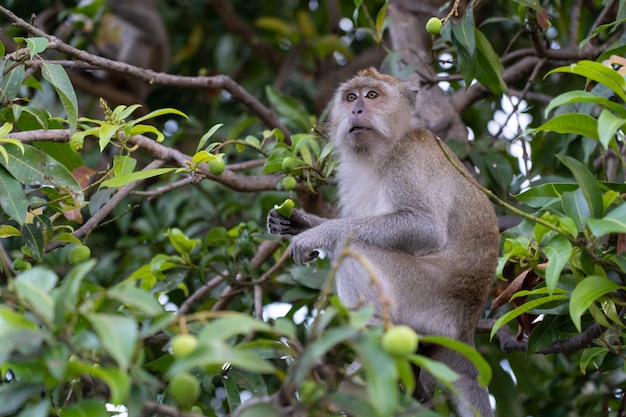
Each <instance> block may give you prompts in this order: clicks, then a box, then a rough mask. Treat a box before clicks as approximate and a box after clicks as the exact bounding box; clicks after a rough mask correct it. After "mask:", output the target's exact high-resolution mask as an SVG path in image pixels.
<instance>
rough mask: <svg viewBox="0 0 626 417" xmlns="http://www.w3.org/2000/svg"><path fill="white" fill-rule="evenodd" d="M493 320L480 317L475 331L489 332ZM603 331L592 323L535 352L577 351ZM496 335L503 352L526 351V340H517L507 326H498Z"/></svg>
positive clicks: (543, 353) (587, 345)
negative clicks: (576, 332) (581, 330)
mask: <svg viewBox="0 0 626 417" xmlns="http://www.w3.org/2000/svg"><path fill="white" fill-rule="evenodd" d="M495 322H496V320H495V319H481V320H480V321H479V323H478V325H477V326H476V331H477V332H478V333H490V332H491V329H492V327H493V324H494V323H495ZM603 331H604V328H603V327H602V326H600V325H599V324H598V323H594V324H593V325H591V326H589V327H588V328H586V329H585V330H584V331H583V332H582V333H579V334H577V335H575V336H572V337H570V338H567V339H563V340H557V341H556V342H553V343H551V344H550V345H548V346H547V347H545V348H543V349H541V350H540V351H537V352H536V353H538V354H542V355H549V354H553V353H564V352H574V351H578V350H581V349H584V348H587V347H589V346H591V344H592V343H593V341H594V340H595V339H597V338H598V337H600V336H601V335H602V332H603ZM496 337H497V338H498V340H499V341H500V349H501V350H502V351H503V352H505V353H509V352H514V351H521V352H526V351H527V350H528V340H522V341H518V340H517V337H516V335H514V334H513V332H511V329H509V328H508V327H507V326H504V327H502V328H500V329H499V330H498V332H497V333H496Z"/></svg>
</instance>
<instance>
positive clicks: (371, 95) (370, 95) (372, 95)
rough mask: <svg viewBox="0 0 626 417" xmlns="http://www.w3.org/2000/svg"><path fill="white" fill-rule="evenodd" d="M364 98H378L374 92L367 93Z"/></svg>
mask: <svg viewBox="0 0 626 417" xmlns="http://www.w3.org/2000/svg"><path fill="white" fill-rule="evenodd" d="M365 97H367V98H376V97H378V93H377V92H376V91H368V92H367V94H366V95H365Z"/></svg>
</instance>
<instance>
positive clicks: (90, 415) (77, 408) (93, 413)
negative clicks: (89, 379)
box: [59, 399, 111, 417]
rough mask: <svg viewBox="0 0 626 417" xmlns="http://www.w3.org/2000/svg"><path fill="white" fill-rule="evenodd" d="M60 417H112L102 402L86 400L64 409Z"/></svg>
mask: <svg viewBox="0 0 626 417" xmlns="http://www.w3.org/2000/svg"><path fill="white" fill-rule="evenodd" d="M59 417H111V414H110V413H109V412H108V411H107V409H106V406H105V404H104V403H103V402H102V401H99V400H93V399H86V400H81V401H79V402H77V403H74V404H70V405H69V406H67V407H66V408H63V409H62V410H61V414H59Z"/></svg>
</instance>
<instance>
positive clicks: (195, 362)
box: [166, 337, 276, 377]
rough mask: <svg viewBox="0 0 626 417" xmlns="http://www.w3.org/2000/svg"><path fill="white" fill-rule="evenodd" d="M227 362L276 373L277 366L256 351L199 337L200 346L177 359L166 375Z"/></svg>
mask: <svg viewBox="0 0 626 417" xmlns="http://www.w3.org/2000/svg"><path fill="white" fill-rule="evenodd" d="M226 364H229V365H232V366H233V367H236V368H239V369H241V370H244V371H247V372H253V373H261V374H275V373H276V368H275V367H274V366H273V365H272V364H271V363H270V362H268V361H267V360H265V359H263V358H262V357H261V356H260V355H259V354H257V353H256V352H253V351H250V350H246V349H241V348H240V347H238V346H237V347H235V348H233V347H232V346H230V345H227V344H226V343H224V342H223V341H221V340H206V339H204V340H201V339H200V337H198V348H197V349H196V350H195V351H193V352H192V353H191V354H190V355H189V356H186V357H184V358H182V359H177V360H176V361H175V362H174V363H173V365H172V366H171V367H170V368H169V369H168V371H167V374H166V376H167V377H171V376H173V375H176V374H177V373H179V372H184V371H189V370H191V369H193V368H196V367H207V366H210V367H216V366H219V367H222V366H224V365H226Z"/></svg>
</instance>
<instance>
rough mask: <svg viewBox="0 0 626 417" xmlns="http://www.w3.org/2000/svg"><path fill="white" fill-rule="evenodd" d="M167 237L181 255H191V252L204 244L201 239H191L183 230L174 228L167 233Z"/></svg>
mask: <svg viewBox="0 0 626 417" xmlns="http://www.w3.org/2000/svg"><path fill="white" fill-rule="evenodd" d="M165 236H167V237H168V238H169V239H170V243H171V244H172V246H174V248H175V249H176V251H177V252H178V253H180V254H181V255H190V254H191V252H192V251H193V250H194V249H195V248H196V247H197V246H199V245H201V244H202V241H201V240H200V239H189V238H188V237H187V236H186V235H185V234H184V233H183V231H182V230H180V229H178V228H176V227H174V228H172V229H168V230H167V231H166V232H165Z"/></svg>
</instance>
